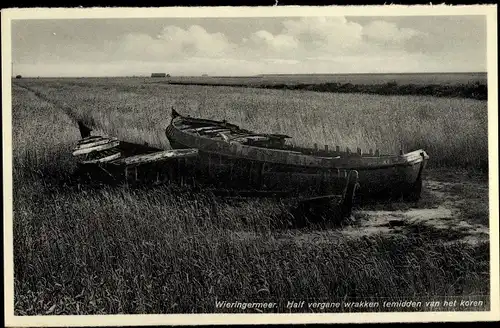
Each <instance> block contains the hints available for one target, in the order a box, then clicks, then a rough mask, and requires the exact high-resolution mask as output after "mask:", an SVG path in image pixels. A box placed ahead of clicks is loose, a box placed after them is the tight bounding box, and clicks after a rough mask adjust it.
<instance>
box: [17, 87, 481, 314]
mask: <svg viewBox="0 0 500 328" xmlns="http://www.w3.org/2000/svg"><path fill="white" fill-rule="evenodd" d="M12 92H13V98H12V101H13V108H12V116H13V122H12V124H13V169H14V172H13V181H14V185H13V188H14V190H13V191H14V252H15V256H14V257H15V263H14V265H15V311H16V314H18V315H33V314H116V313H191V312H220V311H227V309H226V310H223V309H216V308H215V301H216V300H219V301H220V300H226V301H245V302H250V301H258V300H274V301H277V302H280V306H279V308H278V309H276V310H275V311H280V312H281V311H285V312H286V311H291V310H290V309H286V301H287V300H302V299H304V300H305V299H315V300H324V301H333V300H337V299H349V298H356V297H357V298H361V299H362V300H370V299H378V298H379V297H386V298H390V299H395V300H396V299H401V298H405V299H407V298H411V297H413V298H416V297H423V298H426V299H432V298H438V297H445V296H463V297H464V298H467V297H469V298H472V297H476V296H477V295H482V294H487V293H488V292H489V242H488V238H489V237H488V235H489V231H488V221H489V218H488V185H487V160H488V148H487V102H486V101H480V100H473V99H462V98H444V97H440V98H437V97H429V96H382V95H367V94H337V93H319V92H312V91H297V90H266V89H257V88H232V87H214V86H184V85H182V86H181V85H169V84H161V83H149V80H148V79H144V78H128V79H126V78H115V79H111V78H106V79H16V80H13V89H12ZM172 106H173V107H175V108H176V109H177V110H178V111H179V112H181V113H183V114H190V115H193V116H201V117H206V118H214V119H226V120H227V121H229V122H234V123H236V124H239V125H241V126H243V127H247V128H250V129H255V130H258V131H262V132H282V133H287V134H289V135H290V136H292V137H293V140H294V141H293V142H295V143H297V144H301V145H312V144H313V143H318V144H319V145H322V144H328V145H332V146H333V145H339V146H341V147H350V148H351V149H355V148H356V147H361V148H363V149H368V148H373V149H376V148H378V149H380V150H381V152H394V151H398V150H399V149H400V148H404V149H405V150H413V149H416V148H424V149H425V150H426V151H427V152H428V153H429V155H430V156H431V162H430V168H429V170H428V171H427V173H426V176H425V182H424V192H423V198H422V200H421V201H420V202H418V203H413V204H402V203H392V204H378V205H370V206H369V207H368V206H366V207H361V208H358V209H357V210H356V211H355V212H354V217H353V218H351V219H350V220H348V221H347V222H346V223H345V225H344V226H342V227H329V228H325V227H317V226H314V225H311V226H307V227H303V228H300V229H297V228H290V225H289V222H290V221H291V220H293V217H291V214H290V213H289V211H288V208H287V206H286V205H285V204H283V203H280V202H276V201H273V200H262V199H261V200H250V199H249V200H245V201H238V202H228V201H224V200H222V199H216V198H213V197H210V196H208V195H201V194H193V193H185V192H184V193H182V192H179V191H178V190H176V187H175V186H168V185H167V186H157V187H154V188H148V189H133V188H129V187H127V186H118V187H107V186H102V187H100V188H90V187H87V186H84V185H77V184H75V183H74V182H73V180H72V172H73V171H74V169H75V161H74V159H73V158H72V157H71V149H72V147H73V146H74V145H75V143H76V142H77V140H78V139H79V132H78V128H77V126H76V123H75V119H77V118H78V119H84V120H85V121H87V122H88V123H89V124H91V125H92V126H93V127H94V128H95V130H96V131H95V132H96V133H104V134H109V135H113V136H117V137H119V138H121V139H123V140H127V141H136V142H137V141H139V142H148V143H149V144H151V145H156V146H161V147H164V148H168V147H169V145H168V141H167V139H166V136H165V133H164V131H165V127H166V126H167V124H168V122H169V119H170V117H169V115H170V108H171V107H172ZM487 307H488V306H487V305H484V306H483V307H481V308H474V309H470V308H468V309H464V308H460V307H457V308H456V310H460V309H462V310H478V309H479V310H485V309H487ZM344 310H345V311H349V310H351V311H355V310H356V309H344ZM358 310H359V309H358ZM387 310H391V309H387ZM392 310H393V311H394V309H392ZM448 310H449V309H448ZM304 311H317V310H313V309H302V310H299V312H304Z"/></svg>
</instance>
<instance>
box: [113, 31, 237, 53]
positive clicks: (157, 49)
mask: <svg viewBox="0 0 500 328" xmlns="http://www.w3.org/2000/svg"><path fill="white" fill-rule="evenodd" d="M233 50H234V45H232V44H231V43H230V42H229V41H228V40H227V38H226V37H225V35H224V34H222V33H208V32H207V31H206V30H205V29H204V28H203V27H201V26H199V25H193V26H190V27H189V28H187V29H182V28H180V27H177V26H173V25H169V26H166V27H164V28H163V30H162V31H161V32H160V33H159V34H157V35H156V36H155V37H152V36H150V35H148V34H141V33H129V34H127V35H125V36H123V37H122V39H121V40H120V41H119V46H118V47H117V49H116V50H115V54H116V55H117V56H118V57H121V58H126V59H143V60H161V59H165V60H166V59H178V58H185V57H186V56H205V57H222V56H225V55H228V54H229V53H231V52H232V51H233Z"/></svg>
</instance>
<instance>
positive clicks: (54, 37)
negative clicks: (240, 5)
mask: <svg viewBox="0 0 500 328" xmlns="http://www.w3.org/2000/svg"><path fill="white" fill-rule="evenodd" d="M486 52H487V51H486V17H485V16H391V17H367V16H363V17H344V16H328V17H266V18H258V17H242V18H130V19H72V20H71V19H53V20H15V21H13V22H12V60H13V69H14V71H13V74H15V75H17V74H21V75H23V76H132V75H150V74H151V73H152V72H164V73H168V74H170V75H172V76H174V75H177V76H178V75H188V76H189V75H202V74H208V75H219V76H229V75H234V76H240V75H257V74H335V73H339V74H342V73H410V72H411V73H425V72H485V71H486Z"/></svg>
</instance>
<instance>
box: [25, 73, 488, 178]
mask: <svg viewBox="0 0 500 328" xmlns="http://www.w3.org/2000/svg"><path fill="white" fill-rule="evenodd" d="M23 83H24V84H25V85H26V86H28V87H29V88H31V89H33V90H36V91H38V92H40V93H41V94H43V95H46V96H47V97H48V98H49V99H51V100H52V101H55V102H56V103H58V104H60V105H61V106H63V107H65V108H67V109H68V110H69V111H70V112H71V115H73V116H74V117H79V118H86V119H89V120H90V121H92V122H94V123H95V126H96V128H99V129H101V130H103V131H105V132H106V133H109V134H114V135H117V136H119V137H121V138H125V139H127V140H131V141H140V142H148V143H149V144H152V145H156V146H160V147H168V141H167V139H166V137H165V133H164V131H165V127H166V126H167V125H168V123H169V119H170V108H171V107H172V106H174V107H175V108H176V109H177V110H178V111H179V112H181V113H183V114H190V115H193V116H201V117H205V118H211V119H226V120H228V121H230V122H234V123H236V124H239V125H241V126H243V127H246V128H249V129H253V130H256V131H261V132H277V133H285V134H288V135H290V136H291V137H293V139H292V141H291V142H292V143H295V144H297V145H302V146H311V147H312V146H313V144H314V143H317V144H319V145H320V146H321V145H326V144H328V145H330V147H331V146H334V145H339V146H341V147H342V148H345V147H349V148H350V149H356V148H357V147H360V148H362V149H364V150H368V149H370V148H372V149H380V150H381V152H384V153H394V152H398V151H399V149H401V148H403V149H404V150H406V151H410V150H414V149H418V148H424V149H425V150H426V151H427V152H428V153H429V154H430V156H431V162H430V165H431V166H435V167H437V166H449V167H462V168H463V167H467V168H475V169H481V170H483V171H487V162H488V146H487V145H488V143H487V142H486V141H487V138H488V124H487V102H486V101H478V100H471V99H460V98H436V97H427V96H379V95H368V94H334V93H319V92H311V91H295V90H263V89H252V88H249V89H241V88H231V87H208V86H177V85H175V86H174V85H159V84H151V83H149V84H147V83H144V82H143V81H141V80H134V79H131V80H130V81H128V82H127V81H118V82H113V80H111V81H110V80H103V81H92V82H91V83H89V82H86V81H84V80H83V81H82V80H68V81H57V80H55V81H50V82H47V83H40V82H39V81H37V80H32V81H23Z"/></svg>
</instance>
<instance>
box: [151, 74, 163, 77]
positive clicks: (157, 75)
mask: <svg viewBox="0 0 500 328" xmlns="http://www.w3.org/2000/svg"><path fill="white" fill-rule="evenodd" d="M151 77H167V74H166V73H151Z"/></svg>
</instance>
